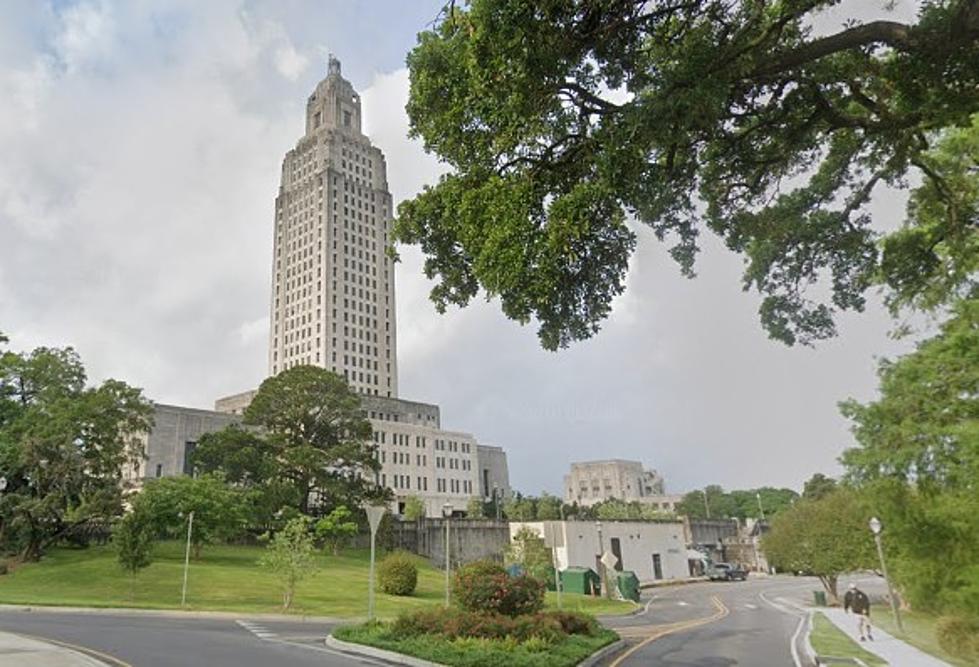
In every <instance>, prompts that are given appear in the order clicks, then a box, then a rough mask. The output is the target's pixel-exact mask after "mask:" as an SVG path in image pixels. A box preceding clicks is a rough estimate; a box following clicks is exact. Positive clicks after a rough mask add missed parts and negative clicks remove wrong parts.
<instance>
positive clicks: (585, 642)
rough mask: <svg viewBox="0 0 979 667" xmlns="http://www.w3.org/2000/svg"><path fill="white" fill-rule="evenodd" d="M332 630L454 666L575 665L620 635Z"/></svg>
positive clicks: (358, 640)
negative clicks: (465, 635)
mask: <svg viewBox="0 0 979 667" xmlns="http://www.w3.org/2000/svg"><path fill="white" fill-rule="evenodd" d="M333 634H334V636H336V638H337V639H341V640H343V641H347V642H354V643H357V644H366V645H368V646H375V647H377V648H382V649H387V650H389V651H396V652H398V653H404V654H407V655H411V656H415V657H416V658H422V659H424V660H431V661H433V662H438V663H441V664H443V665H452V666H453V667H572V666H573V665H577V664H578V663H579V662H581V661H582V660H584V659H585V658H586V657H588V656H589V655H591V654H592V653H594V652H595V651H597V650H598V649H600V648H602V647H603V646H607V645H608V644H611V643H612V642H614V641H615V640H616V639H618V635H616V634H615V633H614V632H611V631H609V630H602V631H601V632H600V634H598V635H597V636H594V637H587V636H582V635H570V636H568V637H567V638H565V639H564V640H562V641H560V642H557V643H554V644H546V643H543V642H535V641H533V640H531V641H528V642H525V643H519V642H516V641H513V640H511V639H455V640H448V639H444V638H440V637H434V636H431V635H422V636H418V637H408V638H399V637H395V636H394V635H392V634H391V632H390V631H389V630H388V629H387V628H386V627H385V626H383V625H360V626H356V627H349V626H348V627H345V628H338V629H337V630H336V631H334V633H333Z"/></svg>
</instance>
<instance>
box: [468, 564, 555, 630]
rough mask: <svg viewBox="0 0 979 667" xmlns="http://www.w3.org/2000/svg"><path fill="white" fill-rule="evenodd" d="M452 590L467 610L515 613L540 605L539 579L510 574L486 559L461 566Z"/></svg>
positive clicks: (541, 588) (531, 610) (528, 611)
mask: <svg viewBox="0 0 979 667" xmlns="http://www.w3.org/2000/svg"><path fill="white" fill-rule="evenodd" d="M454 590H455V592H456V601H457V602H458V603H459V606H461V607H462V608H463V609H465V610H467V611H472V612H483V613H497V614H504V615H506V616H519V615H521V614H533V613H536V612H538V611H540V610H541V609H543V608H544V591H545V584H544V582H543V581H540V580H539V579H535V578H534V577H530V576H527V575H521V576H518V577H511V576H509V575H508V574H507V573H506V570H504V569H503V567H502V566H500V565H498V564H496V563H491V562H488V561H477V562H475V563H470V564H469V565H465V566H463V567H461V568H460V569H459V571H458V572H457V573H456V576H455V587H454Z"/></svg>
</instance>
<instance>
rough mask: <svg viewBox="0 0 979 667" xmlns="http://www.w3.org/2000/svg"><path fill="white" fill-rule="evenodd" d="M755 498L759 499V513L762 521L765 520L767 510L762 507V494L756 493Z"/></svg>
mask: <svg viewBox="0 0 979 667" xmlns="http://www.w3.org/2000/svg"><path fill="white" fill-rule="evenodd" d="M755 498H757V499H758V511H759V512H761V520H762V521H764V520H765V508H764V507H762V506H761V493H758V492H755Z"/></svg>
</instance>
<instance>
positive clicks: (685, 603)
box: [677, 600, 690, 607]
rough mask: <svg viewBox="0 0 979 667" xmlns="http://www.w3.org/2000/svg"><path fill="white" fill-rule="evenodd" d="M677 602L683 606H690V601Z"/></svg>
mask: <svg viewBox="0 0 979 667" xmlns="http://www.w3.org/2000/svg"><path fill="white" fill-rule="evenodd" d="M677 604H678V605H680V606H681V607H689V606H690V603H689V602H684V601H683V600H679V601H678V602H677Z"/></svg>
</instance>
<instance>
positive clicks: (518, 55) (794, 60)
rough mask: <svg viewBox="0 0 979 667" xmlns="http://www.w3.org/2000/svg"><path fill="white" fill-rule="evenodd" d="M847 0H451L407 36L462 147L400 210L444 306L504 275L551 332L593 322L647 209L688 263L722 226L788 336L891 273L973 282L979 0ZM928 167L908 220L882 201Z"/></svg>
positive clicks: (928, 286) (412, 103)
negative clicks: (916, 1) (846, 15)
mask: <svg viewBox="0 0 979 667" xmlns="http://www.w3.org/2000/svg"><path fill="white" fill-rule="evenodd" d="M835 4H837V2H836V0H787V1H784V2H768V1H763V0H738V1H734V2H730V1H728V0H653V1H652V2H646V1H640V0H605V1H602V2H591V1H585V0H544V1H539V2H536V1H535V2H528V1H527V0H471V1H470V2H468V3H466V7H465V8H463V7H459V6H457V5H456V3H449V4H448V5H447V7H446V9H445V10H444V11H443V12H442V13H441V15H440V16H439V18H438V20H437V21H436V22H435V24H434V25H433V27H432V28H431V29H430V30H427V31H425V32H422V33H421V34H420V35H419V37H418V44H417V46H416V47H415V48H414V50H413V51H412V52H411V53H410V54H409V56H408V66H409V70H410V78H411V91H410V98H409V102H408V106H407V110H408V115H409V119H410V126H411V132H412V134H413V136H416V137H420V138H422V139H423V140H424V143H425V147H426V149H427V150H429V151H431V152H433V153H435V154H436V155H437V156H438V157H439V158H441V159H442V160H444V161H445V162H446V163H447V164H448V165H449V166H450V167H451V168H452V171H451V173H449V174H448V175H446V176H443V177H442V178H441V180H440V181H439V182H438V184H436V185H434V186H432V187H428V188H426V189H425V190H424V191H423V192H422V193H420V194H419V195H417V196H416V197H415V198H413V199H411V200H408V201H406V202H404V203H403V204H402V205H401V206H400V208H399V211H398V213H399V219H398V221H397V224H396V235H397V237H398V239H399V240H401V241H403V242H407V243H417V244H420V245H421V248H422V251H423V252H424V253H425V255H426V262H425V269H424V270H425V273H426V275H427V276H428V277H429V278H434V279H436V280H437V282H436V285H435V287H434V288H433V289H432V292H431V297H432V300H433V301H434V302H435V304H436V306H437V308H438V309H439V310H440V311H441V310H445V309H446V308H447V307H448V306H449V305H460V306H462V305H465V304H467V303H468V302H469V301H470V300H471V299H472V298H473V297H475V296H476V294H477V293H478V291H479V289H480V288H482V289H483V290H484V291H485V292H486V293H487V295H488V296H490V297H498V298H499V300H500V304H501V307H502V310H503V312H504V313H505V314H506V315H507V316H508V317H510V318H512V319H515V320H517V321H520V322H529V321H531V320H536V321H537V322H538V324H539V336H540V339H541V342H542V344H543V346H544V347H546V348H548V349H556V348H558V347H563V346H566V345H568V344H569V343H570V342H572V341H575V340H580V339H584V338H588V337H590V336H592V335H593V334H594V333H595V332H597V331H598V329H599V327H600V325H601V323H602V321H603V320H604V318H606V317H607V316H608V314H609V312H610V308H611V303H612V300H613V298H614V297H615V296H616V295H618V294H620V293H622V291H623V290H624V289H625V283H624V280H625V275H626V270H627V267H628V261H629V257H630V255H631V254H632V252H633V250H634V248H635V244H636V235H635V233H634V231H633V230H632V229H631V228H630V226H629V224H627V220H628V219H630V218H632V219H635V220H637V221H639V222H640V223H641V224H644V225H648V226H649V227H651V228H652V229H653V230H654V231H655V233H656V235H657V236H658V237H659V238H660V239H667V238H669V239H671V242H672V243H673V245H672V248H671V254H672V256H673V257H674V258H675V259H676V261H677V262H679V264H680V267H681V269H682V271H683V272H684V273H685V274H686V275H690V276H692V275H693V273H694V259H695V256H696V254H697V251H698V238H699V236H700V235H701V234H702V233H703V232H704V231H706V230H710V231H712V232H714V233H716V234H717V235H719V236H720V237H721V238H722V239H723V241H724V243H725V244H726V245H727V247H728V248H729V249H730V250H732V251H734V252H736V253H740V254H742V255H744V257H745V261H746V270H745V273H744V279H743V284H744V288H745V289H756V290H758V291H759V292H760V293H761V294H762V295H763V297H764V298H763V301H762V304H761V307H760V317H761V321H762V324H763V326H764V327H765V328H766V330H767V331H768V333H769V335H770V336H772V337H773V338H776V339H778V340H781V341H784V342H786V343H789V344H792V343H795V342H800V343H810V342H813V341H816V340H819V339H823V338H827V337H830V336H832V335H834V334H835V326H834V316H835V314H836V313H837V312H838V311H840V310H861V309H862V308H863V307H864V304H865V294H866V292H867V291H868V289H870V288H871V287H873V286H875V285H881V284H882V285H885V286H886V288H887V294H888V298H889V301H890V304H891V305H892V307H894V308H895V309H898V308H900V307H902V306H907V305H910V306H914V307H925V308H934V307H936V306H940V305H943V304H945V303H947V302H948V301H949V300H950V299H952V298H954V297H957V296H962V295H964V294H968V293H971V292H974V291H975V290H976V285H977V282H976V268H977V265H979V252H977V249H979V233H977V232H979V224H977V204H979V174H977V172H976V169H975V164H976V159H977V155H979V148H977V147H979V130H977V126H976V123H979V118H975V117H974V114H975V113H976V112H977V111H979V41H977V40H979V0H923V1H922V2H921V7H920V12H919V14H918V18H917V20H916V21H915V22H914V23H910V24H904V23H900V22H897V21H894V20H889V17H887V16H886V14H883V15H882V17H881V18H880V19H879V20H872V21H868V22H865V23H850V24H848V25H846V26H845V27H842V28H839V29H837V30H835V31H832V32H828V33H827V32H819V31H817V30H814V29H813V27H812V25H813V22H814V21H816V22H817V23H818V18H819V14H820V12H821V11H822V10H824V9H827V8H829V7H831V6H833V5H835ZM880 4H881V8H882V9H883V8H884V6H886V3H885V2H883V0H881V2H880ZM912 177H913V178H919V177H920V179H921V184H920V186H918V187H916V189H915V190H914V191H913V193H912V196H911V201H910V204H909V206H908V209H907V215H906V218H905V220H904V225H903V226H901V227H900V228H899V229H897V230H894V225H893V221H889V220H888V221H884V222H886V223H887V224H886V225H884V224H876V225H875V224H873V223H874V221H872V220H871V216H870V214H869V212H868V202H869V201H870V199H871V196H872V195H873V194H874V193H875V192H876V191H878V190H880V189H881V188H882V187H885V186H894V187H903V186H905V184H906V183H908V182H910V181H908V179H909V178H912ZM824 287H828V288H829V289H828V290H825V289H824ZM824 292H828V294H829V296H828V298H827V297H826V296H825V295H824Z"/></svg>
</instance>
